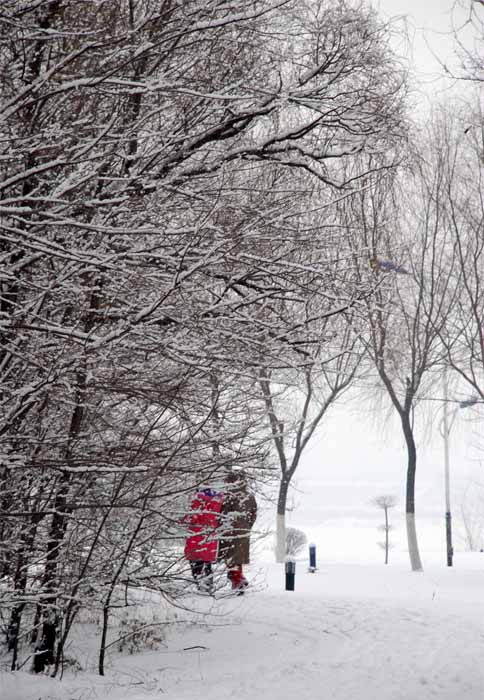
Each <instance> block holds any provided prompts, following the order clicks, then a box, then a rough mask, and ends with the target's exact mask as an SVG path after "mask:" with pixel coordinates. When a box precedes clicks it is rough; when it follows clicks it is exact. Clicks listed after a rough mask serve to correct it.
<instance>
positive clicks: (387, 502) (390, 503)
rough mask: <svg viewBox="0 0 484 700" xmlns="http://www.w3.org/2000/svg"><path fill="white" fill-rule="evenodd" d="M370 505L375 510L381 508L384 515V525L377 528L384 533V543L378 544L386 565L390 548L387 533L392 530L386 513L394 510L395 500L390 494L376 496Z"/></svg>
mask: <svg viewBox="0 0 484 700" xmlns="http://www.w3.org/2000/svg"><path fill="white" fill-rule="evenodd" d="M371 503H372V505H374V506H376V507H377V508H382V509H383V512H384V513H385V524H384V525H380V527H379V528H378V529H379V530H381V531H382V532H384V533H385V541H384V542H379V543H378V544H379V545H380V547H381V548H382V549H383V550H384V551H385V564H388V551H389V549H390V547H391V546H392V545H391V543H390V540H389V532H390V530H391V529H392V526H391V525H390V522H389V518H388V511H389V510H390V508H394V507H395V506H396V504H397V499H396V497H395V496H392V495H391V494H385V495H383V496H377V497H376V498H374V499H373V500H372V501H371Z"/></svg>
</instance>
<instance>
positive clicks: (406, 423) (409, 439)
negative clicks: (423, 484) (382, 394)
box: [401, 413, 423, 571]
mask: <svg viewBox="0 0 484 700" xmlns="http://www.w3.org/2000/svg"><path fill="white" fill-rule="evenodd" d="M401 418H402V427H403V434H404V436H405V442H406V444H407V453H408V466H407V490H406V501H405V513H406V524H407V542H408V554H409V557H410V565H411V567H412V571H423V567H422V562H421V560H420V553H419V549H418V541H417V530H416V527H415V474H416V471H417V449H416V447H415V440H414V437H413V431H412V426H411V423H410V416H409V415H408V413H404V414H403V415H402V417H401Z"/></svg>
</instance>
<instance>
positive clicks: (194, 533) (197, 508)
mask: <svg viewBox="0 0 484 700" xmlns="http://www.w3.org/2000/svg"><path fill="white" fill-rule="evenodd" d="M222 503H223V494H222V493H220V492H218V491H215V489H211V488H205V489H201V490H200V491H197V493H196V494H195V497H194V498H193V500H192V502H191V504H190V513H188V514H187V515H186V516H185V517H184V519H183V521H184V523H185V524H186V525H188V529H189V531H190V534H189V536H188V537H187V539H186V542H185V557H186V559H187V560H188V561H189V562H190V568H191V570H192V575H193V578H194V580H195V583H196V584H197V587H198V588H199V589H200V590H205V591H208V592H211V591H212V588H213V571H212V564H213V563H214V562H215V561H217V557H218V546H219V542H218V534H217V530H218V527H219V524H220V512H221V510H222Z"/></svg>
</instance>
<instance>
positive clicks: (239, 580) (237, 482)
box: [220, 471, 257, 593]
mask: <svg viewBox="0 0 484 700" xmlns="http://www.w3.org/2000/svg"><path fill="white" fill-rule="evenodd" d="M225 481H226V488H225V492H224V499H223V504H222V524H221V542H220V557H221V558H223V559H224V561H225V563H226V565H227V568H228V574H227V575H228V578H229V580H230V582H231V583H232V588H233V589H234V590H237V591H239V593H243V591H244V588H246V587H247V586H248V581H247V579H246V578H245V576H244V573H243V568H242V567H243V565H244V564H249V562H250V531H251V529H252V527H253V525H254V523H255V519H256V517H257V502H256V500H255V497H254V495H253V494H252V493H251V491H250V490H249V486H248V484H247V478H246V476H245V474H244V473H243V472H240V471H237V472H235V471H234V472H229V473H228V475H227V477H226V479H225Z"/></svg>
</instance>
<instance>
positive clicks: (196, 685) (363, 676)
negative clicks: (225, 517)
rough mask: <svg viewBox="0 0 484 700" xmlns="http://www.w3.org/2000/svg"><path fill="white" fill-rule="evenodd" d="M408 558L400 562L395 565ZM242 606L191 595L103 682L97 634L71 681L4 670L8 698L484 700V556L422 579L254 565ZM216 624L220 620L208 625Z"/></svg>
mask: <svg viewBox="0 0 484 700" xmlns="http://www.w3.org/2000/svg"><path fill="white" fill-rule="evenodd" d="M393 558H394V560H395V559H397V557H396V556H394V557H393ZM250 574H251V577H252V588H251V590H250V592H249V593H248V594H247V595H246V596H243V597H239V598H226V597H220V598H219V599H217V600H213V599H212V598H208V597H205V598H202V597H196V596H193V597H190V598H189V599H187V600H186V601H185V603H186V604H187V607H189V608H196V610H197V612H193V611H188V610H187V611H184V610H179V611H178V612H177V617H176V618H175V619H174V621H173V624H170V625H169V627H168V629H167V632H166V638H165V641H164V642H163V644H162V645H160V647H159V648H158V649H154V650H150V651H143V652H141V653H136V654H133V655H121V654H119V653H116V654H114V655H113V656H111V658H110V660H109V664H108V668H107V675H106V676H105V677H104V678H100V677H98V676H96V675H95V659H96V657H95V650H94V649H95V646H94V645H95V641H96V638H95V637H92V638H90V637H89V630H90V629H91V627H89V626H86V629H85V631H84V633H83V632H82V630H81V633H80V635H79V637H78V640H77V641H75V642H73V644H72V645H71V648H70V650H69V653H70V654H71V655H74V656H76V658H78V660H79V662H80V663H81V665H82V666H83V668H84V669H89V668H90V667H91V670H83V671H81V672H77V673H76V674H75V675H74V674H73V672H72V671H66V672H65V673H64V678H63V680H62V681H59V680H57V679H55V680H54V679H50V678H47V677H41V678H39V677H33V676H32V675H30V674H29V673H26V672H25V673H24V672H18V673H15V674H13V673H8V672H4V673H3V674H2V676H1V682H0V698H1V699H2V700H39V699H40V700H94V699H96V700H97V699H101V698H102V699H104V698H105V699H106V700H146V699H148V698H163V699H166V700H188V699H189V698H190V700H194V699H198V698H200V699H207V700H208V699H210V700H222V699H223V700H227V698H231V699H233V700H373V699H374V698H378V700H431V699H435V700H482V699H483V698H484V664H483V659H484V554H466V555H464V554H460V555H456V557H455V566H454V568H452V569H447V568H446V567H445V565H444V564H443V563H442V562H439V563H435V564H427V566H426V570H425V571H424V572H422V573H412V572H410V571H409V570H408V564H407V562H406V561H405V560H404V559H401V561H394V562H393V563H391V564H390V565H389V566H387V567H385V566H384V565H383V564H380V565H376V564H368V565H363V564H359V565H356V564H353V565H350V564H347V565H345V564H341V563H333V564H332V563H326V562H324V563H322V564H321V566H320V568H319V569H318V571H317V572H316V573H315V574H310V573H307V571H306V563H305V562H304V561H299V562H298V565H297V574H296V590H295V591H294V592H290V591H285V590H284V571H283V566H282V565H275V564H270V563H259V564H254V565H253V566H252V567H251V571H250ZM208 616H209V617H208Z"/></svg>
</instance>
